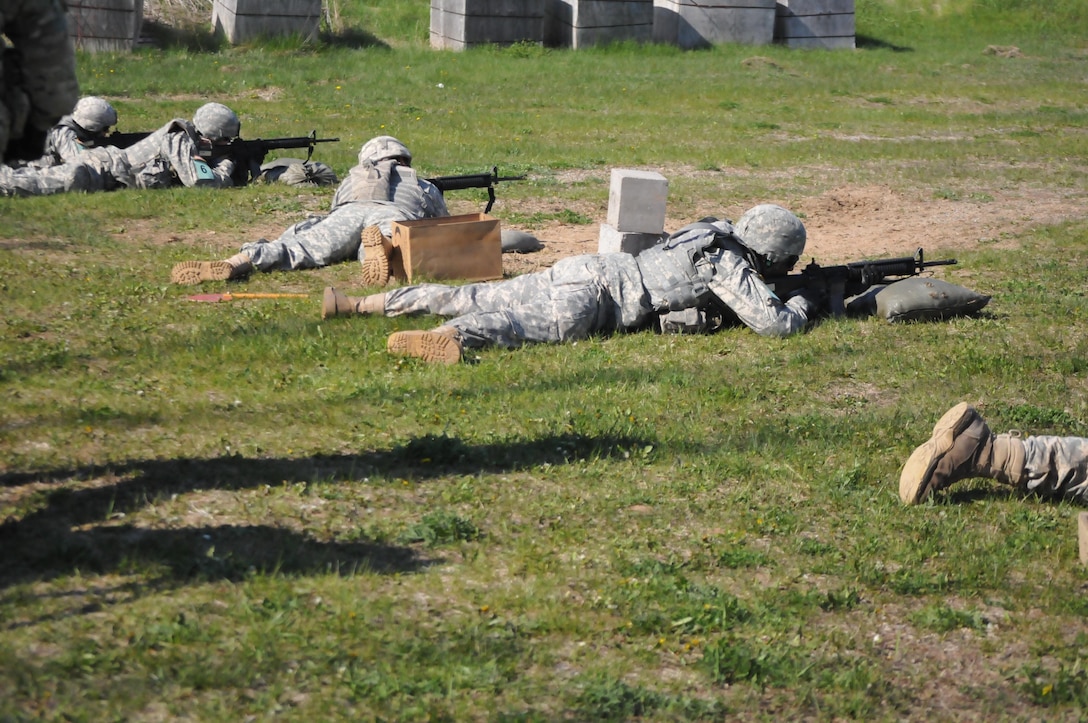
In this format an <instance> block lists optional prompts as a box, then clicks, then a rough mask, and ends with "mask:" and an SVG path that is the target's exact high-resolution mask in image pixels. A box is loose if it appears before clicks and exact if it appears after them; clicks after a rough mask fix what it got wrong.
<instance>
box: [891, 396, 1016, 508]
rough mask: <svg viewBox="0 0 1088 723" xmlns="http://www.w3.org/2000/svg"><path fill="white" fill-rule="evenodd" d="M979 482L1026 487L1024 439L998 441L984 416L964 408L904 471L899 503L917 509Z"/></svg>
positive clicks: (951, 414) (940, 424) (943, 422)
mask: <svg viewBox="0 0 1088 723" xmlns="http://www.w3.org/2000/svg"><path fill="white" fill-rule="evenodd" d="M973 477H989V478H991V479H995V480H997V481H998V482H1001V483H1003V484H1009V485H1014V486H1020V485H1022V484H1023V482H1024V481H1025V471H1024V443H1023V441H1021V440H1020V437H1019V436H1018V435H1013V434H998V435H994V433H993V432H991V431H990V428H989V427H988V426H987V425H986V421H985V420H984V419H983V418H982V417H981V416H979V413H978V411H977V410H975V408H974V407H972V406H970V405H969V404H967V403H966V402H964V403H961V404H957V405H956V406H954V407H952V408H951V409H949V410H948V411H947V412H945V413H944V416H943V417H941V418H940V419H939V420H938V421H937V424H936V425H935V426H934V427H933V435H932V436H931V437H930V438H929V439H928V440H927V441H926V442H924V443H923V444H922V445H920V446H919V447H918V448H917V449H915V450H914V452H913V453H912V454H911V455H910V458H909V459H908V460H907V463H906V464H905V465H903V471H902V473H901V474H900V476H899V498H900V499H901V500H903V502H905V503H906V504H908V505H916V504H918V503H919V502H922V501H923V500H925V498H926V497H928V496H929V495H930V493H932V492H936V491H937V490H942V489H944V488H946V487H948V486H950V485H952V484H954V483H956V482H959V481H960V480H965V479H971V478H973Z"/></svg>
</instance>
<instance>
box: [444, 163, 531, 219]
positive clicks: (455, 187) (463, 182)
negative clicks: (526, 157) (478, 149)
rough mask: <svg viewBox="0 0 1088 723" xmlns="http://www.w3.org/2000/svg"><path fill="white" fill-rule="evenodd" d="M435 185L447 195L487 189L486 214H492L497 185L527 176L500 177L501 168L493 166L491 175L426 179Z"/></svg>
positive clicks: (478, 174) (479, 174) (480, 174)
mask: <svg viewBox="0 0 1088 723" xmlns="http://www.w3.org/2000/svg"><path fill="white" fill-rule="evenodd" d="M426 180H428V181H430V182H431V183H433V184H434V185H435V186H436V187H437V188H438V190H439V191H441V192H442V194H443V195H445V193H446V191H463V190H465V189H466V188H486V189H487V208H485V209H484V213H491V207H492V206H494V205H495V184H496V183H499V182H501V181H524V180H525V176H500V175H499V167H498V166H492V167H491V173H476V174H469V175H467V176H438V177H437V178H428V179H426Z"/></svg>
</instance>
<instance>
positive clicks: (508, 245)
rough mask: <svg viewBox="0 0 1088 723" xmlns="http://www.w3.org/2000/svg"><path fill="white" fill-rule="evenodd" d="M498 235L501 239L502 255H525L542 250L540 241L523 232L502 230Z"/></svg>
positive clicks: (508, 229) (512, 229) (511, 229)
mask: <svg viewBox="0 0 1088 723" xmlns="http://www.w3.org/2000/svg"><path fill="white" fill-rule="evenodd" d="M499 235H500V236H501V237H502V252H503V253H504V254H508V253H515V254H527V253H532V252H533V251H539V250H540V249H542V248H544V244H543V243H541V242H540V239H538V238H537V237H536V236H534V235H532V234H531V233H526V232H525V231H518V230H517V229H514V228H504V229H502V230H501V231H499Z"/></svg>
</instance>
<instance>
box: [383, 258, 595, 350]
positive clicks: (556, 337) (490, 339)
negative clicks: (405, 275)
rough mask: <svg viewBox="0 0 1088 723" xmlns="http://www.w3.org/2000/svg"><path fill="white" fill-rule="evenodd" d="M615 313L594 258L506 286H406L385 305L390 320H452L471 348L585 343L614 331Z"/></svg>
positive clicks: (561, 263) (390, 295)
mask: <svg viewBox="0 0 1088 723" xmlns="http://www.w3.org/2000/svg"><path fill="white" fill-rule="evenodd" d="M612 310H613V304H612V300H611V296H610V295H609V293H608V290H607V289H606V288H605V286H604V284H603V283H602V276H601V275H600V273H599V272H598V269H597V265H596V262H595V260H594V257H592V256H575V257H572V258H567V259H562V260H561V261H559V263H557V264H556V265H555V266H553V267H552V268H551V269H549V270H547V271H541V272H538V273H534V274H525V275H523V276H517V277H515V278H513V279H509V280H506V281H496V282H490V283H480V284H468V285H466V286H443V285H440V284H423V285H420V286H406V287H403V288H400V289H394V290H392V291H390V292H388V293H387V294H386V300H385V313H386V315H388V316H397V315H400V314H437V315H440V316H449V317H453V318H451V319H450V320H449V321H447V322H446V323H445V324H444V325H445V326H452V327H454V328H455V329H457V330H458V331H459V332H460V333H461V337H462V343H463V344H464V345H465V346H466V347H470V348H478V347H483V346H487V345H489V344H494V345H497V346H503V347H510V348H513V347H519V346H521V345H523V344H525V343H528V342H552V343H554V342H561V341H573V340H577V339H585V338H586V337H588V336H590V335H591V334H593V333H594V332H597V331H603V330H613V329H614V327H615V318H614V314H613V311H612Z"/></svg>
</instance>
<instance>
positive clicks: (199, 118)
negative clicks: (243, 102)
mask: <svg viewBox="0 0 1088 723" xmlns="http://www.w3.org/2000/svg"><path fill="white" fill-rule="evenodd" d="M193 125H194V126H196V132H197V133H199V134H200V136H201V137H202V138H207V139H208V140H209V141H211V142H212V143H216V142H220V141H230V140H233V139H235V138H237V137H238V136H239V134H241V132H242V122H241V121H240V120H238V116H237V114H235V112H234V111H232V110H231V109H230V108H228V107H227V106H225V105H223V104H222V103H205V104H204V105H202V106H200V107H199V108H197V109H196V113H194V114H193Z"/></svg>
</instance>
